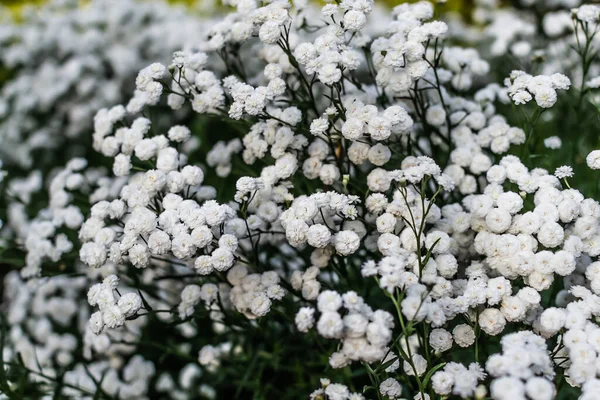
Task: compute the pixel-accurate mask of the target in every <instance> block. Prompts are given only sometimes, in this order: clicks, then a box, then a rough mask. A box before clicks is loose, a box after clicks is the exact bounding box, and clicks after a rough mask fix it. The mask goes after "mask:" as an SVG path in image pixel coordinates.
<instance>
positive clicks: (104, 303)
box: [87, 275, 142, 334]
mask: <svg viewBox="0 0 600 400" xmlns="http://www.w3.org/2000/svg"><path fill="white" fill-rule="evenodd" d="M118 285H119V278H117V277H116V276H115V275H109V276H107V277H106V278H104V281H103V282H102V283H97V284H95V285H94V286H92V287H91V288H90V290H89V291H88V293H87V297H88V302H89V303H90V305H91V306H92V307H93V306H98V308H99V309H100V310H99V311H96V312H95V313H93V314H92V315H91V317H90V327H91V328H92V332H94V333H96V334H98V333H100V332H102V330H103V329H104V327H106V328H116V327H119V326H122V325H123V324H124V323H125V319H126V318H127V317H131V316H133V315H135V314H136V313H137V312H138V311H139V310H140V308H142V298H141V297H140V295H139V294H137V293H134V292H130V293H125V294H124V295H119V297H118V298H116V296H115V292H116V291H117V286H118Z"/></svg>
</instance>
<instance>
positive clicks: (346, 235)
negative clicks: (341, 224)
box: [334, 231, 360, 256]
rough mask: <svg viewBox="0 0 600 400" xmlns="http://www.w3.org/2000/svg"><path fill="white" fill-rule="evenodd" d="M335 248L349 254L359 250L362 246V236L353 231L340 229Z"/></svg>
mask: <svg viewBox="0 0 600 400" xmlns="http://www.w3.org/2000/svg"><path fill="white" fill-rule="evenodd" d="M334 244H335V250H336V251H337V252H338V253H339V254H341V255H343V256H347V255H349V254H352V253H354V252H356V250H358V247H359V246H360V238H359V237H358V235H357V234H356V233H354V232H353V231H340V232H338V233H337V234H336V235H335V237H334Z"/></svg>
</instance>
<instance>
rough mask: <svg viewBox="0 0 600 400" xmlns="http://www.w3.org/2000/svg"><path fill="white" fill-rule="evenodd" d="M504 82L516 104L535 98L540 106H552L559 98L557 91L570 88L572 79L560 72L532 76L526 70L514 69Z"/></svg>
mask: <svg viewBox="0 0 600 400" xmlns="http://www.w3.org/2000/svg"><path fill="white" fill-rule="evenodd" d="M504 84H505V85H506V86H507V87H508V94H509V96H510V98H511V99H512V101H513V102H514V103H515V104H517V105H519V104H526V103H528V102H529V101H530V100H532V99H534V100H535V103H536V104H537V105H538V106H539V107H541V108H550V107H552V106H553V105H554V104H555V103H556V101H557V99H558V94H557V92H556V91H557V90H567V89H569V87H570V86H571V80H570V79H569V78H568V77H567V76H565V75H563V74H560V73H555V74H552V75H550V76H547V75H538V76H531V75H529V74H527V73H525V72H524V71H512V72H511V73H510V76H509V77H508V78H506V81H505V82H504Z"/></svg>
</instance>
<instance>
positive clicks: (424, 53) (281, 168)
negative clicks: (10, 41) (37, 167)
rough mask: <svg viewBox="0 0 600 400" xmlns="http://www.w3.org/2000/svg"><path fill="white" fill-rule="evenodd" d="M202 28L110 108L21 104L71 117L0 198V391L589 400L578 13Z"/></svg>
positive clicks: (599, 154)
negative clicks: (80, 112) (52, 151)
mask: <svg viewBox="0 0 600 400" xmlns="http://www.w3.org/2000/svg"><path fill="white" fill-rule="evenodd" d="M225 3H226V4H225V5H226V6H231V7H232V8H233V9H232V11H231V12H230V13H229V14H227V15H225V16H222V17H218V18H216V19H214V20H210V21H207V20H205V21H199V20H197V21H195V22H194V21H191V22H189V23H190V24H191V25H192V26H193V25H195V24H197V25H199V26H201V27H202V28H201V29H198V31H197V33H195V34H194V37H193V38H192V39H193V40H192V41H189V39H190V38H189V37H186V36H185V35H183V36H184V37H181V38H177V39H174V41H175V43H176V44H178V45H179V47H180V48H181V49H180V50H177V51H175V53H174V54H173V56H172V59H171V61H170V63H168V64H162V63H160V62H159V60H157V61H156V62H154V61H149V62H147V65H146V66H144V67H143V69H141V70H140V71H139V72H138V73H137V75H136V76H134V77H130V78H127V76H126V74H124V75H123V79H122V80H119V81H115V82H114V83H115V85H116V86H115V87H116V88H117V89H119V90H124V91H126V88H127V87H128V86H129V85H130V84H131V85H132V86H133V85H135V89H132V90H131V91H130V93H129V96H128V98H127V99H126V100H125V101H123V102H122V104H118V102H119V101H120V100H121V99H120V98H114V99H113V98H110V99H102V100H101V101H100V100H99V101H98V103H101V104H96V102H94V101H91V100H83V99H80V98H76V99H75V100H73V99H69V98H67V99H64V98H62V96H57V97H52V98H49V99H48V105H49V106H50V108H52V109H56V110H67V109H70V107H72V104H73V103H71V101H74V102H75V103H77V104H78V103H79V102H80V101H83V102H84V104H85V107H95V108H97V110H96V113H95V116H94V117H93V120H92V118H89V119H88V120H85V119H83V120H81V121H79V122H81V123H79V122H76V121H72V120H70V119H69V118H65V115H62V116H60V115H59V114H56V113H54V115H56V116H57V117H59V118H58V119H59V120H60V121H61V123H63V124H64V129H66V133H67V134H68V133H69V132H71V131H72V132H76V134H77V135H81V136H84V137H87V138H88V139H89V143H90V144H89V146H88V147H89V148H88V149H86V150H88V151H85V152H84V153H82V154H83V155H81V156H77V157H74V158H71V159H70V160H68V161H67V162H66V163H63V164H58V163H55V164H54V165H52V166H53V167H55V172H54V173H53V174H45V173H44V171H32V172H30V173H29V174H28V175H27V176H25V177H16V176H12V175H11V169H10V168H9V169H8V174H7V177H4V174H2V175H0V177H4V181H5V182H3V184H4V185H5V196H4V197H5V198H4V199H3V202H4V203H5V204H6V207H5V215H3V217H4V218H5V219H6V226H5V227H4V230H3V234H4V243H3V247H4V249H3V253H2V256H3V257H4V255H7V256H6V257H5V259H6V260H7V262H9V261H10V263H11V264H14V265H16V266H17V267H19V268H15V270H14V271H11V272H9V273H7V274H6V277H5V282H4V289H5V294H4V300H5V301H4V308H3V311H4V314H3V320H2V321H3V323H2V332H1V334H2V337H1V340H0V344H1V346H0V347H1V348H2V353H3V354H2V359H3V368H2V369H1V370H0V371H2V372H1V373H0V389H1V390H2V392H5V393H7V396H8V397H10V396H13V397H15V396H17V397H16V398H18V396H19V395H21V396H25V395H26V396H30V397H36V396H37V397H43V396H45V395H46V396H54V397H61V396H63V397H73V398H90V399H91V398H110V399H139V398H172V399H187V398H257V399H267V398H285V399H298V398H310V399H315V400H316V399H319V400H325V399H329V400H358V399H401V398H404V399H420V400H425V399H438V398H439V399H446V398H465V399H467V398H470V399H486V398H491V399H497V400H504V399H506V400H509V399H511V400H512V399H530V400H546V399H554V398H577V397H579V398H580V399H584V400H588V399H594V398H596V397H597V395H596V393H597V391H598V388H600V380H599V379H598V378H597V374H600V370H599V369H598V368H599V367H598V365H600V364H599V363H598V357H599V356H598V353H600V327H599V326H598V324H597V322H596V319H597V317H598V316H600V261H599V260H598V256H600V225H599V219H600V203H599V202H598V201H597V200H595V199H594V197H595V196H597V184H596V183H595V181H593V182H589V180H586V179H585V177H586V176H594V175H593V171H590V170H595V169H600V150H596V147H594V145H597V143H596V141H597V139H595V137H594V138H591V137H590V136H591V133H590V129H589V127H590V124H593V122H590V121H597V118H598V109H597V108H596V107H595V104H596V100H597V99H596V96H597V94H596V92H595V90H596V89H597V88H598V87H600V80H599V79H598V77H597V76H598V73H600V69H599V64H598V63H597V54H598V53H597V52H598V45H597V43H596V42H597V39H596V34H597V32H598V28H599V27H598V22H599V21H600V7H599V6H595V5H582V6H580V7H579V8H573V9H571V8H572V7H576V6H578V5H579V4H578V2H577V1H553V2H535V1H526V2H525V1H524V2H522V3H523V4H521V7H522V8H523V10H521V11H515V10H513V9H500V8H498V7H497V6H496V5H495V3H494V2H493V1H479V2H477V4H478V6H477V7H476V9H475V10H474V11H473V15H472V16H471V19H469V21H471V22H472V24H471V25H469V24H467V23H466V22H464V21H463V20H462V19H459V18H458V17H457V16H456V15H454V14H451V13H448V14H445V13H443V12H442V13H440V18H438V20H436V19H434V6H433V5H432V4H431V3H428V2H418V3H414V4H408V3H406V4H400V5H398V6H396V7H395V8H393V10H392V11H391V12H389V11H386V10H382V9H380V8H379V7H378V6H377V5H376V4H374V3H373V2H372V1H368V0H344V1H341V2H339V3H335V4H334V3H330V4H326V5H325V6H323V7H322V8H318V7H316V6H314V5H309V4H305V3H303V2H294V5H291V4H290V3H288V2H287V1H282V0H278V1H273V2H268V3H267V2H265V3H259V2H255V1H254V0H243V1H228V2H225ZM102 4H103V3H99V5H96V6H97V7H100V9H101V10H104V8H102V7H103V5H102ZM127 4H128V7H130V8H128V10H129V11H130V12H131V13H133V14H135V13H136V12H137V11H135V10H138V8H140V7H141V8H142V9H143V8H144V7H145V6H141V5H140V4H138V3H133V2H131V3H129V2H128V3H127ZM96 6H92V9H91V11H82V13H86V12H89V13H91V14H90V16H92V15H95V14H97V13H98V12H99V11H98V10H97V9H95V8H93V7H96ZM149 7H151V6H149ZM440 8H441V9H442V11H443V6H440ZM164 10H166V8H165V9H164ZM111 11H112V9H111ZM161 12H163V13H167V11H162V9H161ZM159 14H160V13H159ZM69 15H70V14H69ZM436 15H437V14H436ZM181 17H182V14H176V16H174V17H173V18H174V19H173V20H169V21H170V23H169V25H168V26H165V27H163V28H156V26H159V25H156V24H158V22H156V23H155V22H152V21H150V22H148V21H146V19H144V21H145V22H148V29H150V30H151V31H154V29H163V30H160V32H159V34H160V36H161V37H162V36H165V35H167V36H168V33H169V32H171V31H173V32H176V31H178V30H179V29H180V28H179V26H178V25H177V23H178V21H179V18H181ZM68 18H69V20H71V21H75V22H78V21H79V20H78V19H77V18H80V16H79V12H75V13H74V14H73V15H72V16H70V17H68ZM106 18H107V20H110V18H111V17H110V16H107V17H106ZM190 18H191V17H190ZM443 20H446V21H447V22H448V23H446V22H442V21H443ZM111 22H112V20H111ZM40 23H41V22H40ZM171 25H173V26H171ZM144 26H146V25H144ZM23 29H32V31H33V32H38V30H39V29H40V28H39V27H36V28H34V27H31V26H29V25H28V24H27V21H26V22H25V24H24V28H23ZM54 29H56V28H52V29H50V30H51V31H53V32H54ZM115 29H116V28H115ZM192 31H193V30H192ZM56 37H57V43H62V42H61V41H60V38H61V37H62V36H61V35H58V34H57V35H56ZM126 37H127V38H128V39H133V38H132V37H130V36H129V35H126ZM150 37H151V40H152V39H154V40H160V39H159V38H157V37H154V36H150ZM134 38H137V36H135V35H134ZM112 40H116V39H115V38H114V37H112V36H110V35H109V37H108V38H107V39H106V41H104V42H103V44H104V45H106V46H107V47H110V46H112V43H113V42H112ZM467 45H468V46H469V47H467ZM115 46H116V45H115ZM128 46H129V47H128ZM137 46H138V44H126V45H125V46H124V47H120V49H121V50H120V51H122V53H120V54H122V55H123V56H124V55H126V54H130V53H129V52H130V51H134V50H136V49H138V47H137ZM130 47H131V48H130ZM166 47H172V46H166ZM108 53H110V52H108ZM161 54H162V52H161ZM40 57H42V58H43V57H44V56H40ZM149 58H152V55H150V56H149ZM25 59H27V57H25ZM511 63H512V64H516V65H518V66H519V67H514V68H513V67H512V64H511ZM507 67H509V68H507ZM44 68H45V67H43V66H40V67H39V69H33V72H32V74H30V75H27V76H26V77H22V78H17V79H16V80H17V81H21V82H24V83H22V84H27V85H36V83H34V82H35V81H34V76H36V74H38V73H41V72H40V71H44ZM17 72H18V69H17ZM90 74H91V75H90V77H91V78H90V79H91V80H92V81H91V82H92V83H94V84H98V82H101V81H102V79H105V77H104V76H98V77H97V78H96V74H99V75H102V74H100V73H99V72H98V71H95V70H93V71H91V72H90ZM71 78H73V79H74V81H77V82H79V81H81V79H82V78H81V77H71ZM95 79H97V81H96V80H95ZM12 84H13V83H12V81H9V83H8V84H5V86H4V87H3V91H2V93H3V95H2V96H3V97H2V99H3V101H5V102H8V101H10V99H12V95H11V94H10V93H11V90H8V89H10V87H11V85H12ZM7 88H8V89H7ZM90 94H91V93H90ZM20 95H21V94H20ZM22 95H23V97H24V98H26V96H25V94H22ZM6 99H8V100H6ZM104 100H107V101H104ZM112 100H114V101H113V102H112V104H109V103H110V102H111V101H112ZM26 114H27V113H26ZM6 115H7V116H8V119H7V120H8V121H13V122H11V124H16V126H17V128H18V129H25V127H26V126H28V125H29V124H28V123H26V122H25V121H26V120H27V117H26V116H24V115H23V114H21V113H20V111H19V110H17V109H11V108H7V111H6ZM44 118H48V117H47V116H46V117H41V119H40V121H47V120H46V119H44ZM87 127H90V132H88V131H87V130H86V128H87ZM92 127H93V129H92ZM568 129H571V130H568ZM574 129H576V130H574ZM563 130H564V131H563ZM574 132H578V134H579V132H580V136H581V138H579V137H578V138H573V137H572V136H573V134H574ZM55 134H56V135H58V138H59V139H60V137H61V136H60V135H61V132H60V131H56V132H55ZM19 137H20V138H21V139H19V140H22V139H23V135H21V136H19ZM561 137H562V138H561ZM27 140H28V139H27ZM27 140H25V141H24V142H22V143H21V142H19V143H20V144H18V145H17V144H14V145H11V144H8V145H7V146H8V147H6V146H5V147H3V149H5V150H8V151H9V152H11V146H15V148H16V147H17V146H21V145H22V146H24V147H23V148H24V149H32V146H31V143H29V142H27ZM7 143H10V142H7ZM82 143H83V142H82ZM86 143H87V142H86ZM564 147H568V148H571V149H573V151H572V152H571V153H572V154H571V155H570V156H569V159H573V163H571V164H570V163H569V162H568V160H567V159H566V156H565V157H562V156H563V155H564V154H566V153H565V151H564V150H565V149H564ZM19 148H20V147H19ZM92 150H93V152H95V154H93V155H92ZM20 151H21V150H20ZM566 151H567V152H568V149H566ZM14 154H15V155H16V154H17V153H14ZM19 154H20V153H19ZM19 157H21V156H19ZM19 157H17V159H18V158H19ZM22 157H25V156H22ZM17 161H18V160H17ZM21 165H22V166H27V165H28V163H27V162H26V159H25V162H23V163H21ZM578 171H586V172H585V173H584V174H583V175H582V178H578ZM0 183H2V182H0ZM571 185H572V186H573V187H572V186H571ZM578 185H581V188H580V190H578V189H576V187H578ZM38 193H43V194H44V198H47V201H46V204H45V205H44V206H43V207H42V208H41V210H33V209H32V207H31V206H30V204H31V200H32V197H38V196H39V194H38ZM9 256H10V257H11V258H9Z"/></svg>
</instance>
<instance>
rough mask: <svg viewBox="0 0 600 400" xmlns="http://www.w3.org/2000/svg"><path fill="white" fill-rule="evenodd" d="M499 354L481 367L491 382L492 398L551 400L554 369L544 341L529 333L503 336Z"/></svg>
mask: <svg viewBox="0 0 600 400" xmlns="http://www.w3.org/2000/svg"><path fill="white" fill-rule="evenodd" d="M501 344H502V353H501V354H494V355H492V356H490V358H488V360H487V362H486V365H485V368H486V370H487V371H488V372H489V374H490V375H491V376H493V377H494V381H493V382H492V384H491V392H492V396H494V398H497V399H507V400H508V399H520V398H524V396H525V395H526V396H527V398H530V399H536V400H538V399H539V400H543V399H548V400H550V399H553V398H554V396H555V395H556V388H555V387H554V384H553V382H552V378H554V374H555V372H554V369H553V368H552V360H551V358H550V354H548V349H547V347H546V342H545V341H544V339H543V338H542V337H540V336H538V335H536V334H535V333H533V332H531V331H521V332H517V333H511V334H508V335H506V336H504V337H503V338H502V340H501Z"/></svg>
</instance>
